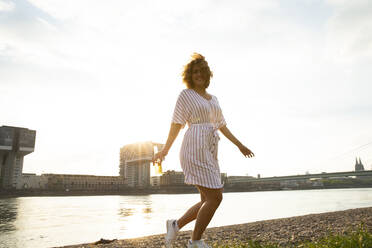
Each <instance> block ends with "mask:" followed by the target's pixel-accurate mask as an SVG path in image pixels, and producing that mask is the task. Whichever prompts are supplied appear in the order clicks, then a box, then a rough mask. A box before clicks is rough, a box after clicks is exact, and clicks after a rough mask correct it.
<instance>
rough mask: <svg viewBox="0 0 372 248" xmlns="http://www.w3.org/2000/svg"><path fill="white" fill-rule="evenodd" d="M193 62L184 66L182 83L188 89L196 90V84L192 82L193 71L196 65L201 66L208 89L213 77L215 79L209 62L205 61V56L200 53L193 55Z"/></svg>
mask: <svg viewBox="0 0 372 248" xmlns="http://www.w3.org/2000/svg"><path fill="white" fill-rule="evenodd" d="M191 58H192V59H191V61H190V62H189V63H188V64H187V65H185V66H184V69H183V72H182V81H183V83H184V84H186V87H187V88H188V89H192V88H194V82H193V81H192V69H193V67H194V65H200V66H201V69H202V75H203V78H204V79H205V85H204V86H205V88H208V86H209V82H210V79H211V77H213V72H212V71H211V70H210V68H209V66H208V62H207V61H206V60H205V58H204V56H203V55H201V54H199V53H195V52H194V53H193V54H192V55H191Z"/></svg>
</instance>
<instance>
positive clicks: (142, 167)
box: [119, 141, 164, 188]
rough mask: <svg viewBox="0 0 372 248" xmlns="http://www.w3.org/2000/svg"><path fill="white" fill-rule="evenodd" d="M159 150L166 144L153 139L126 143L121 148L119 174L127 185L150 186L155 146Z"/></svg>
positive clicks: (135, 186)
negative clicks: (152, 140)
mask: <svg viewBox="0 0 372 248" xmlns="http://www.w3.org/2000/svg"><path fill="white" fill-rule="evenodd" d="M155 147H156V149H157V150H158V151H160V150H161V149H163V147H164V145H163V144H159V143H154V142H151V141H147V142H139V143H134V144H129V145H125V146H123V147H122V148H120V165H119V174H120V177H122V178H123V179H124V180H125V182H126V184H127V186H129V187H134V188H148V187H150V174H151V171H150V165H151V164H152V158H153V155H154V148H155Z"/></svg>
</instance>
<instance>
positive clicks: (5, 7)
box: [0, 0, 14, 12]
mask: <svg viewBox="0 0 372 248" xmlns="http://www.w3.org/2000/svg"><path fill="white" fill-rule="evenodd" d="M13 9H14V3H12V2H9V1H2V0H1V1H0V12H1V11H12V10H13Z"/></svg>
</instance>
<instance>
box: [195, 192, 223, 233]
mask: <svg viewBox="0 0 372 248" xmlns="http://www.w3.org/2000/svg"><path fill="white" fill-rule="evenodd" d="M198 188H199V190H200V191H201V193H202V194H203V195H204V196H205V198H206V199H205V202H204V204H203V205H202V206H201V207H200V209H199V212H198V214H197V217H196V222H195V227H194V231H193V232H192V240H199V239H201V236H202V234H203V233H204V231H205V229H206V228H207V226H208V224H209V222H210V221H211V219H212V217H213V215H214V213H215V212H216V210H217V208H218V206H219V205H220V203H221V201H222V192H223V188H222V189H209V188H205V187H202V186H198Z"/></svg>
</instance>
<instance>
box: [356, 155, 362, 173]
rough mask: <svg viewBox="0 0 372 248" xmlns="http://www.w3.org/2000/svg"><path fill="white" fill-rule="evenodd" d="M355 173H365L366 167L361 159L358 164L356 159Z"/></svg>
mask: <svg viewBox="0 0 372 248" xmlns="http://www.w3.org/2000/svg"><path fill="white" fill-rule="evenodd" d="M355 171H364V165H363V164H362V161H361V160H360V158H359V162H358V159H357V158H355Z"/></svg>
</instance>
